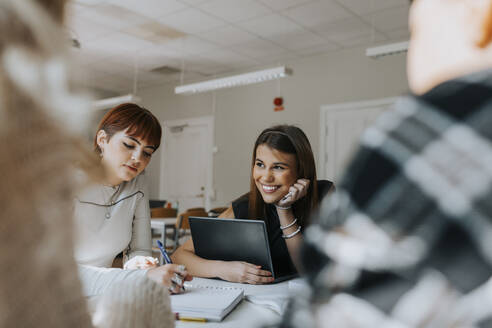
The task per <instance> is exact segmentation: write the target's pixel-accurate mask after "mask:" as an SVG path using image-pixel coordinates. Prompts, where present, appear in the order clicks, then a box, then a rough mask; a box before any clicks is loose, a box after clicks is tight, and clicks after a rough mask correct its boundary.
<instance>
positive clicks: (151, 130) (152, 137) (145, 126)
mask: <svg viewBox="0 0 492 328" xmlns="http://www.w3.org/2000/svg"><path fill="white" fill-rule="evenodd" d="M130 121H131V124H130V126H128V129H127V132H126V134H127V135H129V136H131V137H134V138H138V139H140V140H143V141H145V142H146V143H147V144H148V145H149V146H153V147H155V149H156V150H157V148H159V146H160V144H161V134H162V130H161V125H160V124H159V122H158V121H157V119H155V117H153V116H150V115H147V114H146V113H144V112H140V113H137V114H136V115H134V117H132V119H131V120H130Z"/></svg>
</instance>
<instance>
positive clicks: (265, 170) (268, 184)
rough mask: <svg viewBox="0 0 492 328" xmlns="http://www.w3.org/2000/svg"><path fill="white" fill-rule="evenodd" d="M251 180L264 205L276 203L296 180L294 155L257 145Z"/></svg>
mask: <svg viewBox="0 0 492 328" xmlns="http://www.w3.org/2000/svg"><path fill="white" fill-rule="evenodd" d="M253 179H254V181H255V184H256V188H258V191H259V192H260V194H261V197H262V198H263V201H264V202H265V203H269V204H272V203H275V202H278V201H279V200H280V199H282V197H283V196H284V195H286V194H287V193H288V192H289V188H290V186H292V185H293V184H294V182H295V181H296V180H297V161H296V157H295V155H294V154H289V153H284V152H282V151H279V150H276V149H273V148H270V147H268V146H267V145H264V144H262V145H259V146H258V148H256V159H255V165H254V167H253Z"/></svg>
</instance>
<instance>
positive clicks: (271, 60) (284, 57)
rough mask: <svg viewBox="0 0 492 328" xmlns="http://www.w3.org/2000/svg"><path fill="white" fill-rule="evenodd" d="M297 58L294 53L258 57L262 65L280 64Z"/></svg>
mask: <svg viewBox="0 0 492 328" xmlns="http://www.w3.org/2000/svg"><path fill="white" fill-rule="evenodd" d="M297 58H299V56H298V55H297V54H295V53H283V54H279V55H269V56H265V57H263V58H261V59H260V63H261V64H264V65H282V64H284V63H285V62H288V61H291V60H294V59H297Z"/></svg>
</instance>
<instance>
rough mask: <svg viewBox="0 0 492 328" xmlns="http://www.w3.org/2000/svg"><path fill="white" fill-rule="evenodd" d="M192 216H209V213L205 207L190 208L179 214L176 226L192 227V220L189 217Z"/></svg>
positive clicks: (181, 227)
mask: <svg viewBox="0 0 492 328" xmlns="http://www.w3.org/2000/svg"><path fill="white" fill-rule="evenodd" d="M190 216H201V217H207V216H208V213H207V211H205V209H204V208H201V209H189V210H187V211H186V212H184V213H181V214H180V215H179V218H178V220H177V222H176V227H177V228H178V229H190V222H189V220H188V218H189V217H190Z"/></svg>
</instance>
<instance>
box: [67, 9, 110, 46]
mask: <svg viewBox="0 0 492 328" xmlns="http://www.w3.org/2000/svg"><path fill="white" fill-rule="evenodd" d="M67 26H68V29H69V30H70V32H72V36H73V37H75V38H76V39H77V40H79V42H80V43H81V46H83V44H84V42H86V41H90V40H94V39H97V38H100V37H104V36H105V35H108V34H110V33H111V32H112V30H111V29H110V28H108V27H106V26H104V25H102V24H99V23H96V22H93V21H91V20H90V19H87V18H82V17H80V16H77V15H73V16H68V17H67Z"/></svg>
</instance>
